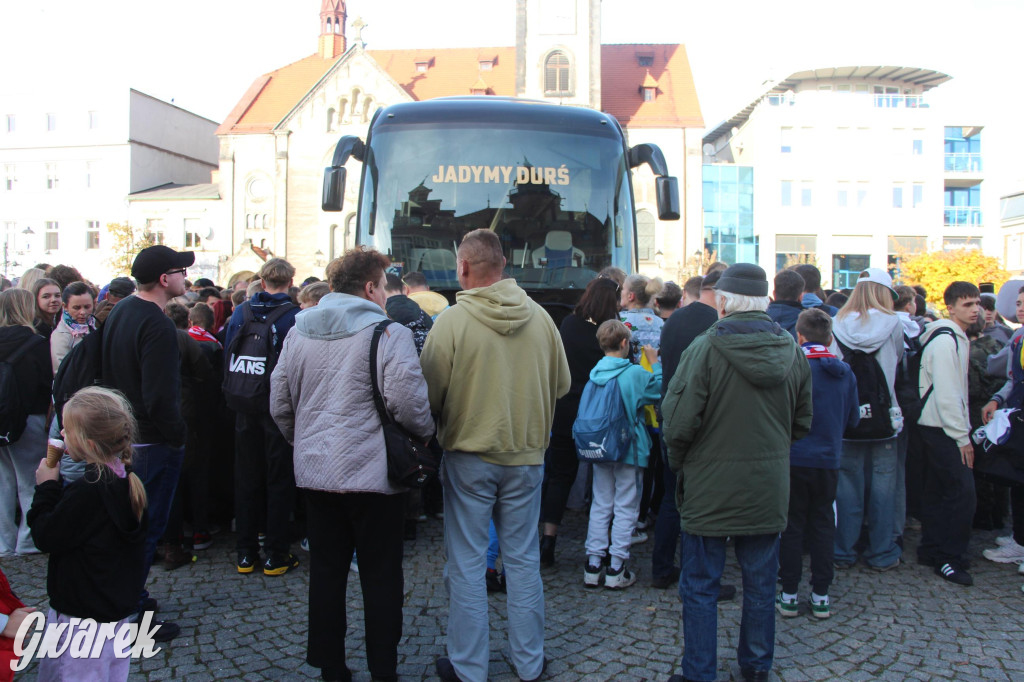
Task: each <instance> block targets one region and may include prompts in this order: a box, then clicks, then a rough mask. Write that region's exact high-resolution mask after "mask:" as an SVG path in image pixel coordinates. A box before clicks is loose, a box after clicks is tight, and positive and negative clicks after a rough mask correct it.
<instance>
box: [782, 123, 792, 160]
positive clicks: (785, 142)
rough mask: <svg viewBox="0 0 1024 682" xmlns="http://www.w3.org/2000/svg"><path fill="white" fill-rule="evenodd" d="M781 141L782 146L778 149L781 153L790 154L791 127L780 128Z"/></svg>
mask: <svg viewBox="0 0 1024 682" xmlns="http://www.w3.org/2000/svg"><path fill="white" fill-rule="evenodd" d="M781 141H782V146H781V147H780V148H779V151H780V152H781V153H783V154H791V153H792V152H793V129H792V128H783V129H782V130H781Z"/></svg>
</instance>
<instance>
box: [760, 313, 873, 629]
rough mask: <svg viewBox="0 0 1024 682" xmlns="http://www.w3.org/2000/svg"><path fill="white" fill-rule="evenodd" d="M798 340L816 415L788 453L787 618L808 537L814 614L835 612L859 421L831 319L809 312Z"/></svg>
mask: <svg viewBox="0 0 1024 682" xmlns="http://www.w3.org/2000/svg"><path fill="white" fill-rule="evenodd" d="M796 336H797V342H798V343H799V344H800V346H801V348H803V350H804V355H806V356H807V362H808V363H809V364H810V366H811V383H812V386H813V389H812V391H813V397H812V402H813V406H814V417H813V419H812V421H811V431H810V433H808V434H807V436H806V437H805V438H802V439H801V440H798V441H796V442H795V443H793V445H792V447H791V448H790V451H789V523H788V525H787V526H786V530H785V532H783V533H782V542H781V544H780V546H779V579H780V580H781V582H782V592H780V593H779V596H778V597H777V598H776V600H775V608H776V610H777V611H778V612H779V614H781V615H782V616H784V617H793V616H796V615H797V588H798V587H799V585H800V575H801V569H802V563H803V559H802V556H801V554H802V549H803V545H804V535H805V533H806V535H807V540H808V545H809V547H810V553H811V614H812V615H813V616H815V617H816V618H828V617H829V616H830V615H832V614H831V611H830V609H829V601H828V588H829V585H830V584H831V583H832V577H833V565H832V559H833V552H834V541H835V531H836V518H835V511H834V509H833V506H832V505H833V503H834V502H835V499H836V482H837V479H838V471H839V457H840V456H841V454H842V445H843V432H844V431H846V429H847V427H849V426H856V425H857V423H858V422H860V406H859V402H858V400H857V379H856V378H855V377H854V376H853V372H852V371H851V370H850V367H849V365H847V364H846V363H845V362H843V361H842V360H840V359H839V358H837V357H836V356H834V355H832V353H830V352H829V350H828V346H829V345H830V344H831V343H832V318H831V317H830V316H829V315H828V313H826V312H824V311H822V310H820V309H818V308H810V309H808V310H805V311H803V312H802V313H800V317H798V318H797V322H796Z"/></svg>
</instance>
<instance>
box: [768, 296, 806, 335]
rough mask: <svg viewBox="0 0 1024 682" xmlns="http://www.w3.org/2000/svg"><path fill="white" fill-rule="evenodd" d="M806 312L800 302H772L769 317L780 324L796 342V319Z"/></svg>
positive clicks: (769, 307) (769, 306)
mask: <svg viewBox="0 0 1024 682" xmlns="http://www.w3.org/2000/svg"><path fill="white" fill-rule="evenodd" d="M803 311H804V307H803V305H801V304H800V302H799V301H772V302H771V303H769V304H768V309H767V310H765V312H766V313H768V317H770V318H772V319H773V320H775V321H776V322H778V323H779V326H780V327H782V328H783V329H785V330H786V331H787V332H789V335H790V336H792V337H793V340H794V341H795V340H796V318H798V317H800V313H802V312H803Z"/></svg>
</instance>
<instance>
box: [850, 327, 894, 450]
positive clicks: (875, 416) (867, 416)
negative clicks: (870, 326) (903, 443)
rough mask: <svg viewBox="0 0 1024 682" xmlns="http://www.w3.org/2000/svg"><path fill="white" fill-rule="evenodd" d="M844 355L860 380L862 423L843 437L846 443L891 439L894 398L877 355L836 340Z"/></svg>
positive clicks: (859, 401) (854, 374)
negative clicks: (876, 357)
mask: <svg viewBox="0 0 1024 682" xmlns="http://www.w3.org/2000/svg"><path fill="white" fill-rule="evenodd" d="M836 343H837V344H839V349H840V350H841V351H842V352H843V361H844V362H845V363H846V364H847V365H849V366H850V370H851V371H853V376H854V377H856V379H857V404H858V405H860V423H859V424H857V426H851V427H849V428H847V429H846V432H845V433H843V438H845V439H847V440H881V439H884V438H892V437H893V436H895V435H896V430H895V429H894V428H893V426H892V417H891V415H890V413H889V410H890V409H892V407H893V404H892V395H891V394H890V393H889V383H888V381H886V378H885V373H884V372H883V371H882V366H881V365H879V364H878V360H876V359H875V354H874V353H865V352H864V351H862V350H855V349H853V348H849V347H847V346H846V345H845V344H844V343H843V342H841V341H840V340H839V339H836Z"/></svg>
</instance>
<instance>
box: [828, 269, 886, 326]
mask: <svg viewBox="0 0 1024 682" xmlns="http://www.w3.org/2000/svg"><path fill="white" fill-rule="evenodd" d="M892 304H893V300H892V292H891V291H890V290H889V288H888V287H886V286H883V285H881V284H878V283H877V282H869V281H867V280H864V279H862V280H859V281H858V282H857V285H856V286H854V287H853V293H852V294H850V300H848V301H847V302H846V305H844V306H843V307H842V308H841V309H840V310H839V313H838V314H837V315H836V319H838V320H842V319H844V318H845V317H847V316H849V315H851V314H852V313H858V314H859V315H860V316H861V317H864V316H865V315H867V314H868V311H869V310H872V309H873V310H878V311H881V312H883V313H885V314H886V315H895V314H896V313H895V312H894V311H893V307H892Z"/></svg>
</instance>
